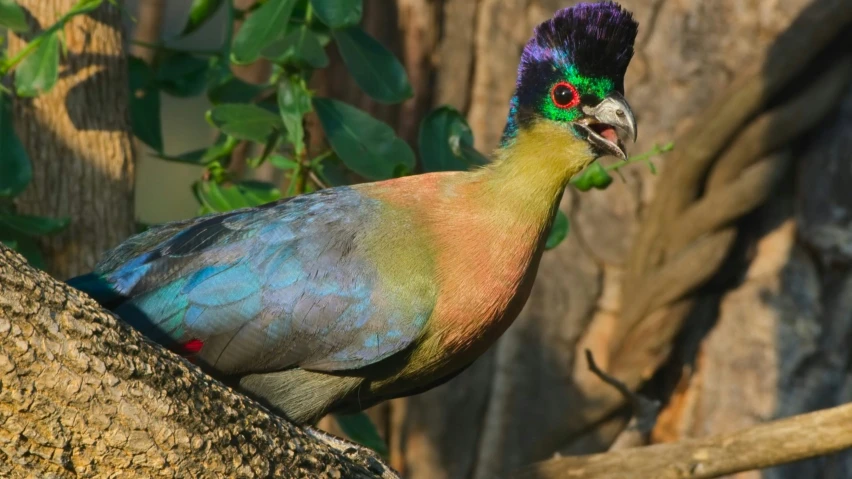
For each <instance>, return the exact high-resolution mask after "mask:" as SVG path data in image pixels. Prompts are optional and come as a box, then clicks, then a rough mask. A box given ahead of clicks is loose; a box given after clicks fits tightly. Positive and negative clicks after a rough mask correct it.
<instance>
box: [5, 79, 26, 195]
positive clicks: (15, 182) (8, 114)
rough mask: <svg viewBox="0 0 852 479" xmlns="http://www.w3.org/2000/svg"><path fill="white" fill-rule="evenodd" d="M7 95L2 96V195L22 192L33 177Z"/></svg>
mask: <svg viewBox="0 0 852 479" xmlns="http://www.w3.org/2000/svg"><path fill="white" fill-rule="evenodd" d="M10 103H11V99H10V98H9V97H8V96H7V95H3V96H2V97H0V197H3V196H5V197H12V196H17V195H18V194H20V193H21V192H22V191H24V189H25V188H26V187H27V185H29V184H30V181H31V180H32V178H33V169H32V164H31V163H30V158H29V156H28V155H27V150H26V149H24V145H23V144H22V143H21V140H20V139H18V135H17V134H16V133H15V128H14V126H13V125H12V109H11V107H12V105H11V104H10Z"/></svg>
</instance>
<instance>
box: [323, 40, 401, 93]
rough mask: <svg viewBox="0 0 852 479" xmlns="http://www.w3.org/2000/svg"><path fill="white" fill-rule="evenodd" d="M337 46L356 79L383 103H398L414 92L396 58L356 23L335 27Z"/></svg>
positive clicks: (367, 91)
mask: <svg viewBox="0 0 852 479" xmlns="http://www.w3.org/2000/svg"><path fill="white" fill-rule="evenodd" d="M333 34H334V39H335V40H337V48H338V50H340V56H341V57H343V62H344V63H345V64H346V68H347V69H349V73H351V74H352V77H353V78H355V83H357V84H358V86H359V87H361V89H362V90H364V92H366V93H367V94H368V95H370V96H371V97H373V98H374V99H376V100H377V101H380V102H382V103H397V102H400V101H402V100H405V99H407V98H411V97H412V96H413V95H414V92H413V91H412V89H411V84H410V83H409V82H408V75H406V73H405V68H403V66H402V64H401V63H399V60H397V59H396V57H395V56H394V55H393V53H391V52H389V51H388V50H387V49H386V48H385V47H384V46H382V44H381V43H379V42H378V41H377V40H376V39H375V38H373V37H371V36H370V35H368V34H367V32H365V31H364V30H361V29H360V28H358V27H350V28H347V29H345V30H336V31H334V33H333Z"/></svg>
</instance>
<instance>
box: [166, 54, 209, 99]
mask: <svg viewBox="0 0 852 479" xmlns="http://www.w3.org/2000/svg"><path fill="white" fill-rule="evenodd" d="M209 69H210V62H209V61H207V60H205V59H203V58H199V57H196V56H194V55H190V54H189V53H183V52H179V53H175V54H172V55H169V56H168V57H166V58H165V59H163V60H162V61H161V62H160V64H159V67H158V68H157V84H158V86H159V87H160V88H161V89H162V90H163V91H165V92H166V93H168V94H169V95H173V96H176V97H192V96H196V95H199V94H201V92H203V91H204V90H205V87H206V86H207V76H208V72H209Z"/></svg>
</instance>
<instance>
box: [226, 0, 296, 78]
mask: <svg viewBox="0 0 852 479" xmlns="http://www.w3.org/2000/svg"><path fill="white" fill-rule="evenodd" d="M295 4H296V0H267V1H266V3H264V4H263V5H261V6H260V8H258V9H257V10H255V11H254V12H252V14H251V15H249V17H248V20H246V21H245V23H243V25H242V27H240V30H239V31H238V32H237V35H236V37H235V38H234V45H233V48H232V49H231V58H232V61H233V62H234V63H251V62H253V61H255V60H257V58H258V56H260V52H261V51H262V50H263V49H264V48H266V46H267V45H269V44H270V43H272V41H273V40H275V39H276V38H278V35H279V34H280V33H281V31H282V30H284V28H285V27H286V26H287V22H288V21H290V14H291V13H292V12H293V5H295Z"/></svg>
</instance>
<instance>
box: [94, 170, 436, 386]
mask: <svg viewBox="0 0 852 479" xmlns="http://www.w3.org/2000/svg"><path fill="white" fill-rule="evenodd" d="M377 208H378V205H377V204H376V203H375V201H374V200H369V199H366V198H364V197H362V196H361V195H360V194H359V193H358V192H357V191H355V190H353V189H350V188H345V187H343V188H334V189H330V190H322V191H320V192H317V193H314V194H311V195H303V196H299V197H295V198H291V199H287V200H282V201H279V202H276V203H270V204H267V205H263V206H261V207H258V208H248V209H242V210H236V211H232V212H229V213H224V214H218V215H209V216H205V217H201V218H195V219H192V220H187V221H182V222H178V223H171V224H167V225H163V226H160V227H156V228H152V229H150V230H148V231H146V232H144V233H142V234H140V235H137V236H135V237H133V238H131V239H129V240H128V241H126V242H125V243H124V244H122V245H120V246H119V247H117V248H116V249H114V250H113V251H111V252H109V253H108V254H107V255H106V256H105V258H104V260H103V261H101V263H100V264H99V265H98V268H97V269H96V273H97V274H96V275H94V276H95V277H97V278H101V279H100V281H101V282H102V283H103V282H104V280H105V281H106V282H107V283H109V285H111V286H112V290H113V291H114V292H117V293H119V294H121V295H123V296H124V297H125V298H126V301H125V302H124V303H123V304H122V305H121V306H119V307H118V309H117V310H116V312H117V313H118V314H119V315H120V316H121V317H122V318H124V319H126V320H128V321H129V322H130V323H131V324H133V325H134V326H135V327H137V328H139V329H141V330H142V331H143V332H144V333H146V334H148V335H149V336H152V337H153V338H154V339H155V340H158V341H160V342H169V341H172V342H176V343H183V342H187V341H190V340H201V341H202V342H203V344H204V346H203V348H202V349H201V351H200V353H199V355H200V356H201V359H202V360H203V361H205V362H207V363H208V364H210V365H212V366H214V367H215V368H217V369H219V370H220V371H222V372H225V373H240V372H262V371H271V370H279V369H283V368H288V367H294V366H299V367H304V368H313V369H317V370H343V369H353V368H359V367H363V366H366V365H369V364H373V363H375V362H377V361H380V360H382V359H384V358H386V357H387V356H389V355H391V354H393V353H395V352H397V351H400V350H402V349H404V348H405V347H407V346H408V345H410V344H411V343H412V341H414V340H415V339H416V338H417V337H418V336H419V335H420V333H421V331H422V329H423V327H424V325H425V319H424V318H428V316H429V314H431V309H432V307H433V305H434V297H424V298H422V300H421V301H422V304H420V305H417V307H416V308H415V310H417V311H419V313H418V314H417V315H416V317H414V318H412V317H406V316H405V315H404V314H402V313H401V312H396V311H392V310H391V311H388V310H386V309H387V304H388V302H387V301H383V303H384V306H382V307H381V308H380V307H379V306H378V305H376V304H374V302H373V298H374V294H383V293H384V291H385V290H387V291H388V292H390V291H392V290H393V289H395V288H398V287H399V286H398V285H384V284H383V283H382V282H381V281H380V280H379V279H378V276H377V272H376V271H375V269H374V267H373V265H371V264H370V263H369V262H368V261H367V260H366V259H365V258H364V257H363V254H361V250H360V249H359V238H360V235H361V234H362V233H361V232H362V231H365V230H366V229H367V228H374V227H376V225H371V221H373V220H374V219H375V218H376V217H377V214H376V209H377ZM78 284H80V285H83V286H85V285H87V284H95V283H94V282H93V281H92V279H91V278H89V279H87V280H86V281H78ZM101 289H103V290H105V291H109V288H103V287H101ZM427 296H428V295H427ZM96 299H97V298H96ZM391 304H392V302H391ZM406 306H410V305H406ZM407 309H409V310H410V308H407Z"/></svg>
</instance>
